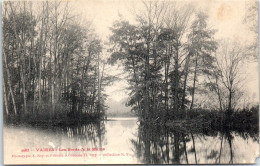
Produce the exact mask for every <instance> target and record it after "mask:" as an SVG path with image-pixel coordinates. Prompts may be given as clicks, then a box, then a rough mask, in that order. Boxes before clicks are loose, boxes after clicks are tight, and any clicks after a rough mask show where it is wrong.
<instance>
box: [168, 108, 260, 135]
mask: <svg viewBox="0 0 260 166" xmlns="http://www.w3.org/2000/svg"><path fill="white" fill-rule="evenodd" d="M166 125H167V126H169V127H172V128H175V129H177V128H178V129H179V130H182V131H209V130H215V131H220V130H225V129H228V130H233V131H254V132H258V130H259V107H258V106H255V107H252V108H250V109H248V108H247V109H241V110H240V109H239V110H235V111H233V113H232V114H231V115H230V116H228V115H227V113H226V112H221V111H215V110H213V111H211V110H204V109H194V110H191V111H189V112H188V113H187V118H185V119H176V120H169V121H167V122H166Z"/></svg>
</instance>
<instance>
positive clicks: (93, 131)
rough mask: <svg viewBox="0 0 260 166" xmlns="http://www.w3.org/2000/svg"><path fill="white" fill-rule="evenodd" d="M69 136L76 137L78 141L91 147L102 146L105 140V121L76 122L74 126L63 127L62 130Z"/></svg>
mask: <svg viewBox="0 0 260 166" xmlns="http://www.w3.org/2000/svg"><path fill="white" fill-rule="evenodd" d="M62 131H63V132H64V133H66V134H67V136H68V137H69V138H76V139H78V141H79V142H81V143H85V145H86V146H88V144H90V145H91V147H95V148H102V145H103V144H104V140H105V133H106V128H105V122H104V121H101V122H98V123H89V124H84V125H82V124H78V125H76V126H70V127H65V128H63V130H62Z"/></svg>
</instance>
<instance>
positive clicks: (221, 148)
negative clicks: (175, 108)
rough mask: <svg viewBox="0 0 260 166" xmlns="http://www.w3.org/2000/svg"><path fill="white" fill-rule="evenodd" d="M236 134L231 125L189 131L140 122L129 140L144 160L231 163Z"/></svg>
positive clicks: (146, 161)
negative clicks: (136, 133)
mask: <svg viewBox="0 0 260 166" xmlns="http://www.w3.org/2000/svg"><path fill="white" fill-rule="evenodd" d="M235 134H236V135H237V132H235V131H232V130H230V129H225V130H223V131H214V132H213V131H212V132H209V131H207V132H201V131H200V132H194V131H193V132H192V133H191V132H189V131H182V132H181V131H179V130H178V131H177V130H176V129H173V128H169V127H166V126H164V125H159V124H158V125H157V124H151V123H141V124H140V126H139V129H138V137H137V139H136V140H132V144H133V146H134V148H133V149H134V153H135V154H136V157H137V158H138V160H139V161H140V162H141V163H144V164H206V163H212V164H213V163H215V164H224V163H225V164H233V163H235V160H234V158H235V157H236V156H235V151H234V149H233V140H234V136H235ZM240 134H241V133H240ZM242 135H245V134H242ZM246 135H254V134H252V133H250V134H246ZM241 138H243V137H241ZM254 139H257V138H253V140H254ZM196 145H197V146H196ZM198 154H199V155H198Z"/></svg>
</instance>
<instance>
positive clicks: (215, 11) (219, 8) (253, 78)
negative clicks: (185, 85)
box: [75, 0, 259, 106]
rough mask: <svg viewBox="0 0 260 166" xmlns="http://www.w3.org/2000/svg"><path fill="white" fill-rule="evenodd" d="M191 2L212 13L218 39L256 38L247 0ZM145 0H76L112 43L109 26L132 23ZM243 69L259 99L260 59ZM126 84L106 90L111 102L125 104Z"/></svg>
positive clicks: (120, 70)
mask: <svg viewBox="0 0 260 166" xmlns="http://www.w3.org/2000/svg"><path fill="white" fill-rule="evenodd" d="M187 2H189V3H191V4H192V5H193V6H195V8H196V9H197V10H202V11H205V12H206V13H208V15H209V19H208V21H209V22H208V25H210V26H211V27H212V28H213V29H217V32H216V34H215V38H216V39H221V38H227V37H228V38H230V39H235V40H236V41H239V42H241V43H243V42H246V43H248V42H251V41H252V37H251V34H250V32H249V30H248V26H247V25H245V24H243V19H244V16H245V15H246V10H245V9H246V5H247V3H246V1H245V0H188V1H187ZM141 3H142V1H141V0H131V1H130V0H75V9H76V11H77V12H78V13H80V14H82V15H83V17H85V18H86V19H88V20H91V21H92V26H93V27H94V29H95V31H96V33H97V34H98V35H99V37H100V38H101V39H102V40H103V41H105V42H108V38H109V35H111V31H110V29H109V28H110V27H112V25H113V22H114V21H115V20H118V19H119V18H120V17H119V15H121V16H122V17H123V18H124V19H127V20H130V22H131V21H133V20H134V17H133V13H134V12H136V11H137V12H138V11H139V10H140V6H141ZM134 9H135V10H134ZM105 56H107V55H105ZM243 68H244V69H243V71H244V72H245V75H246V76H247V83H246V84H245V87H244V88H245V89H246V91H247V93H248V94H249V96H253V97H252V98H253V99H252V100H254V101H255V102H257V101H258V100H259V87H258V80H259V79H258V62H250V63H248V64H245V65H244V67H243ZM107 70H109V73H110V74H112V73H114V74H120V73H122V74H124V72H123V68H122V67H115V66H114V67H109V68H107ZM124 75H125V74H124ZM126 87H127V82H126V80H124V79H123V80H121V81H117V82H115V83H114V84H113V85H112V86H110V87H108V88H107V89H106V93H107V94H108V95H109V100H108V103H109V102H113V101H115V102H121V103H122V106H123V105H124V104H123V102H124V101H125V100H126V98H127V96H128V95H127V91H126Z"/></svg>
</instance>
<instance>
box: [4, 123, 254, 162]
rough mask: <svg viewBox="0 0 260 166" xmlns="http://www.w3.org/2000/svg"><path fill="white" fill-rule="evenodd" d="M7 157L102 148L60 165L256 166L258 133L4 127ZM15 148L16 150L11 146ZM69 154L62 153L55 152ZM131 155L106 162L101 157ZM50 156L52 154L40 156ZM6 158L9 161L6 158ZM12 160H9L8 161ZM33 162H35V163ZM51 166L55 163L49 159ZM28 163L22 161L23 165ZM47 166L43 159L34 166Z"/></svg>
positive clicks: (127, 126)
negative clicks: (38, 150)
mask: <svg viewBox="0 0 260 166" xmlns="http://www.w3.org/2000/svg"><path fill="white" fill-rule="evenodd" d="M4 130H5V132H4V141H5V142H4V146H5V154H13V153H15V154H22V153H21V149H23V148H29V149H35V148H52V147H53V148H57V149H59V148H60V149H64V148H65V149H66V148H104V149H105V151H100V152H93V151H89V152H81V151H79V152H75V151H71V152H66V153H67V154H84V153H88V154H97V155H99V154H101V155H100V156H95V157H93V156H92V157H91V156H88V157H82V158H73V159H72V158H63V159H62V160H59V161H60V162H61V163H67V164H68V163H69V164H73V163H74V164H75V163H76V164H84V163H88V164H90V163H100V164H108V163H109V164H232V163H233V164H236V163H245V162H246V163H253V162H254V159H255V157H256V156H257V155H258V151H259V148H258V145H259V144H258V140H259V138H258V131H257V130H248V131H243V132H242V131H232V130H224V131H210V130H208V131H202V132H201V131H200V132H195V130H194V129H193V130H192V132H187V131H186V132H184V130H179V129H178V128H174V129H173V128H169V127H165V126H162V125H155V124H139V122H137V119H135V118H132V119H131V118H129V119H113V120H110V121H101V122H98V123H89V124H78V125H76V126H70V127H56V128H53V127H47V128H40V127H30V126H6V127H5V128H4ZM8 145H12V146H8ZM55 153H59V154H65V153H64V152H63V151H62V152H59V151H57V152H55ZM119 153H120V154H121V153H124V154H126V153H127V154H128V155H127V156H125V157H122V156H103V155H102V154H119ZM41 154H49V152H41ZM7 157H8V156H7ZM9 157H10V159H12V157H11V155H10V156H9ZM32 160H33V159H32ZM47 161H48V162H49V163H55V162H56V161H57V159H55V158H48V160H47ZM26 162H27V161H26V160H24V163H26ZM43 162H46V159H45V158H42V159H41V160H40V159H38V158H37V159H35V160H33V161H32V163H43Z"/></svg>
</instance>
